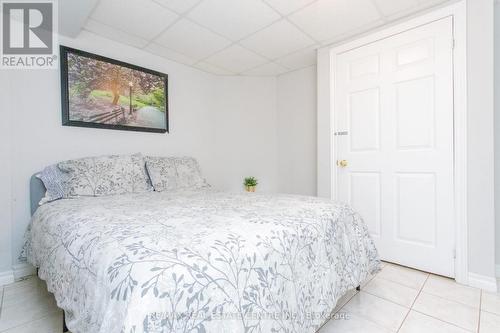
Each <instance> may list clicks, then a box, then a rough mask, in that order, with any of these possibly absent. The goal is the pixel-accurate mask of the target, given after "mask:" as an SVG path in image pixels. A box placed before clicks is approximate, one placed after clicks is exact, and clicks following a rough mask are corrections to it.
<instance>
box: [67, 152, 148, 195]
mask: <svg viewBox="0 0 500 333" xmlns="http://www.w3.org/2000/svg"><path fill="white" fill-rule="evenodd" d="M58 167H59V169H61V170H62V171H63V172H67V173H68V180H67V182H66V184H65V187H66V188H65V197H66V198H72V197H80V196H104V195H114V194H125V193H141V192H148V191H151V190H152V188H151V185H150V183H149V179H148V176H147V174H146V169H145V165H144V159H143V157H142V155H141V154H134V155H109V156H100V157H87V158H82V159H77V160H70V161H65V162H61V163H59V164H58Z"/></svg>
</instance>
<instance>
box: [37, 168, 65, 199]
mask: <svg viewBox="0 0 500 333" xmlns="http://www.w3.org/2000/svg"><path fill="white" fill-rule="evenodd" d="M36 177H37V178H38V179H40V180H41V181H42V182H43V185H44V186H45V189H46V191H45V197H43V198H42V200H40V202H39V203H38V204H39V205H40V206H41V205H43V204H46V203H49V202H52V201H55V200H59V199H62V198H64V196H65V193H66V192H65V190H64V183H65V182H66V181H67V179H68V174H67V173H65V172H63V171H61V169H59V167H58V166H57V164H53V165H49V166H48V167H46V168H45V169H43V170H42V171H41V172H40V173H39V174H37V175H36Z"/></svg>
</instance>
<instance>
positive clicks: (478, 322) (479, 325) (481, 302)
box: [477, 289, 483, 333]
mask: <svg viewBox="0 0 500 333" xmlns="http://www.w3.org/2000/svg"><path fill="white" fill-rule="evenodd" d="M482 304H483V290H482V289H481V292H480V294H479V318H478V320H477V332H478V333H479V330H480V329H481V308H482Z"/></svg>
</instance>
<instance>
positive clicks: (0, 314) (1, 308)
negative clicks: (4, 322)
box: [0, 286, 5, 318]
mask: <svg viewBox="0 0 500 333" xmlns="http://www.w3.org/2000/svg"><path fill="white" fill-rule="evenodd" d="M1 288H2V290H1V293H0V318H2V311H3V294H4V291H5V287H4V286H2V287H1Z"/></svg>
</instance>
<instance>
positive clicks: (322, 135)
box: [317, 0, 469, 285]
mask: <svg viewBox="0 0 500 333" xmlns="http://www.w3.org/2000/svg"><path fill="white" fill-rule="evenodd" d="M446 17H452V18H453V36H454V39H453V40H451V41H450V43H453V81H454V83H453V84H454V87H453V89H454V96H453V99H454V123H453V126H454V138H453V139H454V177H453V178H454V226H455V253H454V256H455V280H456V281H457V282H458V283H461V284H465V285H468V284H469V277H468V229H467V63H466V61H467V32H466V29H467V27H466V2H465V0H461V1H459V2H456V3H453V4H451V5H450V4H448V5H445V6H441V7H438V8H437V9H432V10H430V11H428V12H426V13H423V14H418V16H414V17H412V18H409V19H406V20H404V21H400V22H397V23H395V24H391V25H390V26H384V27H382V28H381V29H380V30H377V31H375V32H370V33H369V34H366V35H363V36H361V37H357V38H354V39H352V40H350V41H347V42H343V43H340V44H334V45H330V46H327V47H324V48H322V49H319V50H318V67H317V70H318V152H317V154H318V184H317V185H318V196H322V197H329V198H331V199H335V198H336V197H337V195H336V191H337V179H336V178H337V177H336V167H335V160H336V159H335V155H336V153H335V152H336V149H335V137H334V129H335V126H334V125H335V123H334V120H335V116H334V115H335V104H334V103H333V101H334V98H335V75H336V73H335V68H336V61H337V57H338V55H340V54H342V53H344V52H347V51H350V50H352V49H356V48H359V47H361V46H364V45H367V44H371V43H374V42H376V41H379V40H381V39H385V38H388V37H391V36H393V35H397V34H400V33H402V32H405V31H408V30H411V29H414V28H417V27H419V26H422V25H425V24H429V23H432V22H434V21H437V20H440V19H443V18H446Z"/></svg>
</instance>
